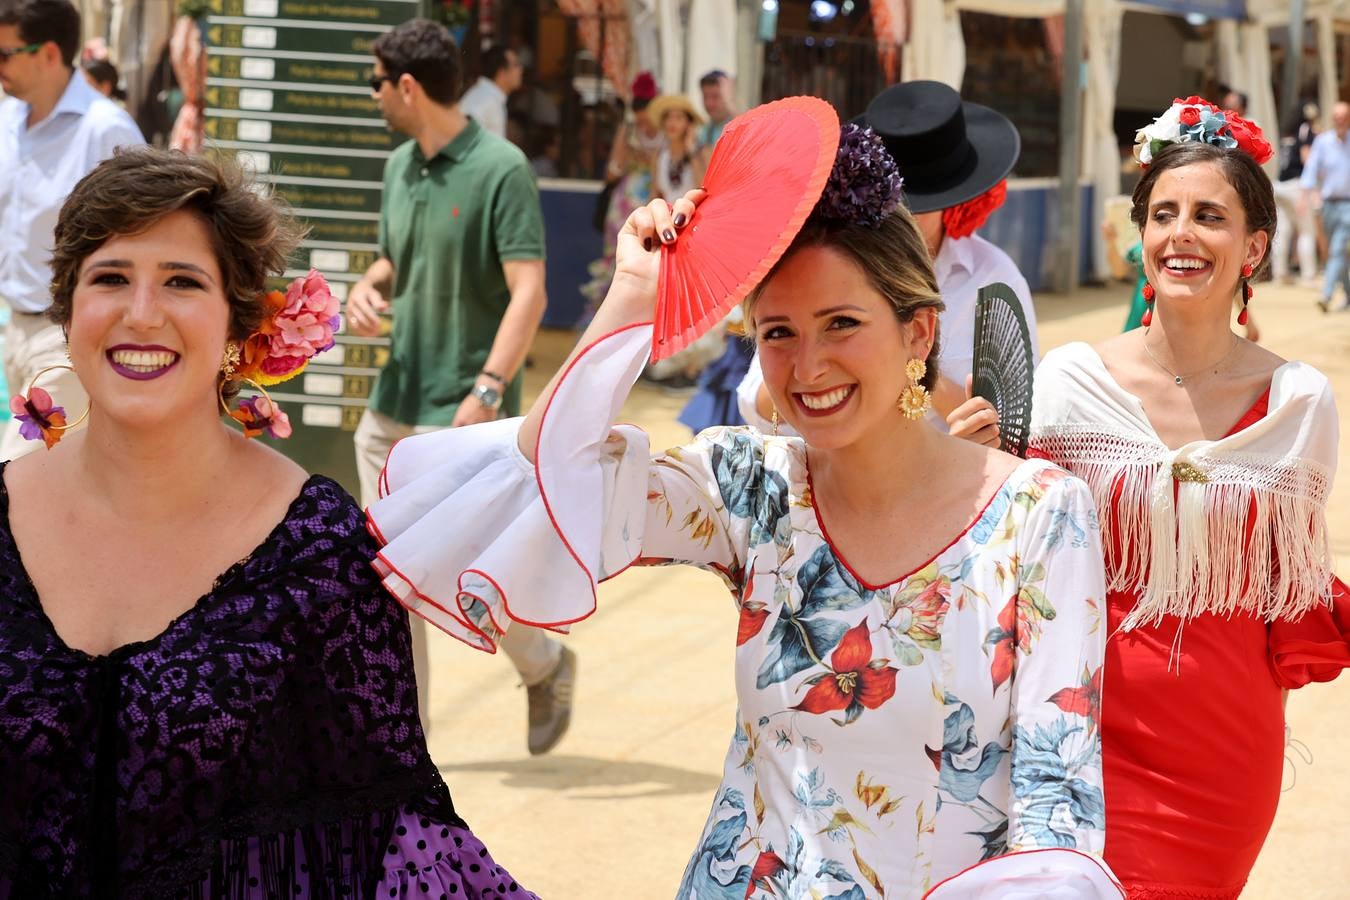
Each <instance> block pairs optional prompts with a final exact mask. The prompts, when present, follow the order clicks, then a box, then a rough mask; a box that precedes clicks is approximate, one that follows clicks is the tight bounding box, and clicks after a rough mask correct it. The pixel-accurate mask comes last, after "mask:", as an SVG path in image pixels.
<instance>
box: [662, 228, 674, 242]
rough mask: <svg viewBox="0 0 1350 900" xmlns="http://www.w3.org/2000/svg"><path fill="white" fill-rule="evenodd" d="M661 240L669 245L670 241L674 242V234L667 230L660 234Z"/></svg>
mask: <svg viewBox="0 0 1350 900" xmlns="http://www.w3.org/2000/svg"><path fill="white" fill-rule="evenodd" d="M661 240H663V241H665V242H666V243H670V242H671V241H673V240H675V232H673V231H671V230H670V229H669V228H667V229H666V230H665V231H663V232H661Z"/></svg>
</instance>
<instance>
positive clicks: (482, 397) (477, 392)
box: [473, 384, 502, 409]
mask: <svg viewBox="0 0 1350 900" xmlns="http://www.w3.org/2000/svg"><path fill="white" fill-rule="evenodd" d="M473 395H474V397H475V398H476V399H477V400H478V402H479V403H481V404H483V405H484V406H486V407H488V408H490V409H496V408H497V407H498V406H501V403H502V395H501V393H500V392H498V391H496V390H493V389H492V388H490V387H488V386H487V385H485V384H480V385H478V386H477V387H476V388H474V389H473Z"/></svg>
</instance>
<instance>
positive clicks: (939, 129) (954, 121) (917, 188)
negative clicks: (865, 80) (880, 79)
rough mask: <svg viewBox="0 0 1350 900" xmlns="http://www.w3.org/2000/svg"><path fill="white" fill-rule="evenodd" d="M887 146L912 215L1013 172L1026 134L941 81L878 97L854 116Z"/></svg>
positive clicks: (900, 87) (974, 193)
mask: <svg viewBox="0 0 1350 900" xmlns="http://www.w3.org/2000/svg"><path fill="white" fill-rule="evenodd" d="M854 121H855V122H858V123H860V124H863V125H868V126H870V127H871V129H872V130H873V131H875V132H876V133H877V134H878V135H879V136H880V137H881V140H882V141H883V142H884V143H885V144H886V149H887V150H889V151H890V153H891V156H892V157H894V158H895V164H896V165H897V166H899V167H900V175H901V177H902V178H904V180H905V206H907V207H908V208H909V211H910V212H916V213H921V212H933V211H934V210H939V209H946V208H948V207H949V206H956V205H957V204H958V203H964V202H966V201H967V200H970V199H972V198H974V197H978V196H979V195H980V194H983V193H984V192H985V191H987V190H989V189H990V188H991V187H993V186H994V185H996V184H998V183H999V182H1000V181H1002V180H1003V179H1004V178H1006V177H1007V175H1008V173H1009V172H1011V171H1012V167H1013V164H1014V163H1015V162H1017V154H1018V153H1019V152H1020V151H1021V149H1022V138H1021V136H1020V135H1018V133H1017V128H1016V127H1015V126H1014V125H1013V123H1012V122H1009V121H1008V119H1007V118H1005V117H1004V116H1003V115H1001V114H1000V113H997V112H994V110H992V109H990V108H989V107H987V106H981V105H980V104H978V103H967V102H964V101H962V99H961V95H960V94H958V93H957V92H956V91H954V90H953V89H952V88H951V87H949V86H948V85H945V84H943V83H942V82H940V81H907V82H905V83H903V84H897V85H893V86H891V87H888V88H886V90H884V91H882V92H881V93H880V94H877V95H876V96H875V97H873V98H872V102H871V103H869V104H868V105H867V111H866V112H865V113H863V114H862V115H861V116H859V117H858V118H856V119H854Z"/></svg>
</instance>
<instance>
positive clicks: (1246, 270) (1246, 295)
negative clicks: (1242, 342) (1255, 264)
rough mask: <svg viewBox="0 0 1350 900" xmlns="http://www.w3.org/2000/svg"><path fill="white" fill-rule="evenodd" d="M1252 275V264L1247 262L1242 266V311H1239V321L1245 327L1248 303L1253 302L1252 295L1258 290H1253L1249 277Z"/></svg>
mask: <svg viewBox="0 0 1350 900" xmlns="http://www.w3.org/2000/svg"><path fill="white" fill-rule="evenodd" d="M1251 277H1252V264H1251V263H1247V264H1246V265H1245V266H1243V267H1242V312H1240V313H1238V318H1237V323H1238V324H1239V325H1241V326H1243V327H1246V325H1247V304H1248V303H1250V302H1252V295H1253V294H1255V293H1256V291H1254V290H1252V285H1251V282H1250V281H1248V280H1247V279H1249V278H1251Z"/></svg>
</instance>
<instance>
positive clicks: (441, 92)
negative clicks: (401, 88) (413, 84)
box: [371, 19, 462, 106]
mask: <svg viewBox="0 0 1350 900" xmlns="http://www.w3.org/2000/svg"><path fill="white" fill-rule="evenodd" d="M371 50H372V52H373V53H374V54H375V56H376V58H378V59H379V61H380V62H381V63H383V64H384V68H385V73H386V74H388V75H389V76H390V77H391V78H395V79H397V78H398V77H399V76H400V75H404V74H407V75H411V76H412V77H413V79H414V80H416V81H417V83H418V84H420V85H421V86H422V90H423V91H425V92H426V95H427V96H428V97H430V98H431V99H432V100H434V101H435V102H437V103H439V104H441V105H442V106H449V105H450V104H452V103H454V102H455V99H456V98H457V97H459V82H460V78H461V77H462V74H461V71H460V64H459V45H458V44H456V43H455V39H454V38H453V37H451V36H450V32H449V31H447V30H446V28H445V26H444V25H439V24H437V23H435V22H432V21H429V20H427V19H411V20H409V21H407V22H404V23H403V24H402V25H398V26H396V27H395V28H394V29H393V30H392V31H386V32H385V33H384V34H382V35H380V36H379V37H378V38H376V39H375V44H374V45H373V46H372V47H371Z"/></svg>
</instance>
